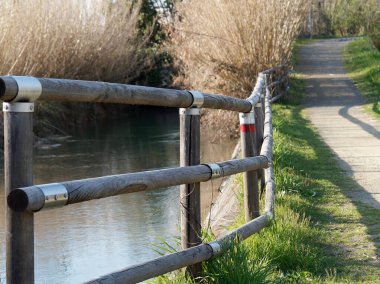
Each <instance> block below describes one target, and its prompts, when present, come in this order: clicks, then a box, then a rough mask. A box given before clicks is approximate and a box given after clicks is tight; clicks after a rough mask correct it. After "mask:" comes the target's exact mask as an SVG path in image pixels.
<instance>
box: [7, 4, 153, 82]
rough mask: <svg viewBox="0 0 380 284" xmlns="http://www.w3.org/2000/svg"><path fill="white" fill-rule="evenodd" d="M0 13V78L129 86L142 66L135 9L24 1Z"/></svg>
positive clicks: (143, 55) (144, 59)
mask: <svg viewBox="0 0 380 284" xmlns="http://www.w3.org/2000/svg"><path fill="white" fill-rule="evenodd" d="M110 3H112V4H110ZM0 10H1V11H2V16H1V17H0V61H1V65H0V73H1V74H12V75H33V76H37V77H57V78H72V79H84V80H102V81H112V82H128V81H130V80H132V79H134V78H136V77H137V76H138V75H139V74H140V72H141V70H142V69H143V68H144V66H145V62H147V57H148V54H147V53H146V52H144V47H145V46H146V44H147V38H144V37H143V36H141V34H140V33H139V30H138V17H139V5H135V6H134V7H132V6H130V7H128V5H127V4H126V3H125V1H112V2H110V1H105V0H98V1H76V0H66V1H59V0H50V1H45V0H26V1H1V2H0ZM146 37H148V36H146Z"/></svg>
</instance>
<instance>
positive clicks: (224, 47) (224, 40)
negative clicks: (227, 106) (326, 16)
mask: <svg viewBox="0 0 380 284" xmlns="http://www.w3.org/2000/svg"><path fill="white" fill-rule="evenodd" d="M307 3H308V1H304V0H266V1H262V0H234V1H231V0H208V1H204V0H192V1H184V2H181V3H178V4H177V6H176V12H177V17H176V20H175V22H174V25H173V29H172V32H171V39H172V43H173V46H174V54H175V55H176V57H177V58H178V59H179V60H180V62H181V67H182V72H183V74H182V75H183V76H182V77H180V78H178V80H179V81H181V82H183V83H184V84H185V86H187V87H190V88H196V89H201V90H205V91H211V92H223V93H225V94H227V95H233V96H236V97H243V98H244V97H247V96H248V95H249V93H250V92H251V90H252V88H253V85H254V82H255V79H256V75H257V74H258V72H260V71H262V70H264V69H267V68H269V67H272V66H275V65H278V64H282V63H287V62H288V61H289V59H290V56H291V51H292V45H293V42H294V40H295V39H296V37H297V35H298V33H299V29H300V25H301V24H302V23H303V22H304V19H305V15H306V10H307V5H308V4H307Z"/></svg>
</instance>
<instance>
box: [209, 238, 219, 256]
mask: <svg viewBox="0 0 380 284" xmlns="http://www.w3.org/2000/svg"><path fill="white" fill-rule="evenodd" d="M208 245H209V246H210V247H211V249H212V257H214V256H217V255H219V254H221V253H222V247H221V246H220V244H219V243H218V242H217V241H214V242H211V243H208Z"/></svg>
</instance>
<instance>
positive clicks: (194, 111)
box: [179, 107, 201, 115]
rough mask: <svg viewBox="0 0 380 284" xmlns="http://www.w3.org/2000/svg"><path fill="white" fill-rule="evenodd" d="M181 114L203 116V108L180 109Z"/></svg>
mask: <svg viewBox="0 0 380 284" xmlns="http://www.w3.org/2000/svg"><path fill="white" fill-rule="evenodd" d="M179 114H183V115H200V114H201V108H197V107H192V108H180V109H179Z"/></svg>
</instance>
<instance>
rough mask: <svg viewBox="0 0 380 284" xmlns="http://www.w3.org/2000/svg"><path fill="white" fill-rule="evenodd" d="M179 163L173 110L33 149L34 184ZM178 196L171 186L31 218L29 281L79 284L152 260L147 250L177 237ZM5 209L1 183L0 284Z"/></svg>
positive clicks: (135, 116)
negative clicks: (32, 270)
mask: <svg viewBox="0 0 380 284" xmlns="http://www.w3.org/2000/svg"><path fill="white" fill-rule="evenodd" d="M178 157H179V135H178V112H177V111H175V110H173V111H170V112H162V110H161V111H160V110H158V109H157V110H156V109H149V110H145V109H138V110H136V111H131V112H130V113H128V114H126V115H125V116H123V117H122V118H119V119H112V120H109V121H105V122H102V123H92V124H91V125H89V126H88V127H86V128H84V129H78V130H75V131H73V133H72V135H71V137H58V138H57V139H55V140H54V141H52V142H50V143H48V144H42V145H40V146H39V147H38V148H36V149H35V157H34V183H35V184H37V183H47V182H59V181H65V180H71V179H80V178H87V177H96V176H102V175H110V174H120V173H127V172H133V171H140V170H144V169H152V168H161V167H172V166H177V165H178ZM1 179H2V180H3V171H1ZM178 198H179V191H178V190H177V188H168V189H163V190H157V191H149V192H140V193H133V194H129V195H121V196H117V197H111V198H106V199H102V200H96V201H90V202H84V203H82V204H75V205H70V206H67V207H64V208H60V209H55V210H47V211H41V212H39V213H37V214H35V274H36V283H79V282H83V281H86V280H90V279H92V278H94V277H97V276H100V275H104V274H108V273H110V272H113V271H114V270H118V269H121V268H123V267H125V266H128V265H131V264H136V263H137V262H140V261H144V260H148V259H150V258H153V257H155V256H157V254H156V253H155V252H154V250H153V247H152V244H154V243H159V242H160V241H159V238H161V237H162V238H165V239H173V238H174V237H175V236H178V235H179V234H178V223H179V202H178ZM4 203H5V201H4V190H3V183H2V184H1V190H0V237H1V246H0V279H2V278H4V276H5V252H4V251H5V244H4V226H5V225H4ZM0 283H1V281H0Z"/></svg>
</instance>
